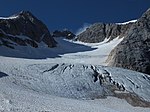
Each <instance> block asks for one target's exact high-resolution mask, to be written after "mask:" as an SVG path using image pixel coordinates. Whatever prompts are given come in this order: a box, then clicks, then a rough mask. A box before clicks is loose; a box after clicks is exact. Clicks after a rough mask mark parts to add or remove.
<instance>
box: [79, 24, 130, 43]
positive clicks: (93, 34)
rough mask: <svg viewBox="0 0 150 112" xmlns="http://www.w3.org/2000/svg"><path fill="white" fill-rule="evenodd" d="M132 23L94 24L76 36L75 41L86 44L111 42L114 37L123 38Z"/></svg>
mask: <svg viewBox="0 0 150 112" xmlns="http://www.w3.org/2000/svg"><path fill="white" fill-rule="evenodd" d="M132 24H133V23H128V24H116V23H95V24H93V25H91V26H90V27H89V28H87V29H86V31H84V32H82V33H81V34H79V35H77V39H76V40H79V41H82V42H87V43H98V42H102V41H104V40H105V38H107V39H109V41H111V40H113V39H114V38H116V37H118V36H119V37H123V36H124V35H125V34H126V32H128V30H129V28H130V27H131V26H132Z"/></svg>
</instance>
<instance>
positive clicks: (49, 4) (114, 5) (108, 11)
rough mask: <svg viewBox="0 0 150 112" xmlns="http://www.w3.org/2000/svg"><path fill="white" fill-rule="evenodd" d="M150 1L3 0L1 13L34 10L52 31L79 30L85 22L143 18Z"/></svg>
mask: <svg viewBox="0 0 150 112" xmlns="http://www.w3.org/2000/svg"><path fill="white" fill-rule="evenodd" d="M148 8H150V0H1V1H0V16H9V15H12V14H14V13H17V12H19V11H21V10H28V11H31V12H32V13H33V14H34V15H35V16H36V17H37V18H39V19H40V20H42V21H43V22H44V23H45V24H46V25H47V26H48V28H49V30H50V31H53V30H55V29H59V30H61V29H64V28H67V29H70V30H71V31H73V32H76V31H77V30H78V29H79V28H80V27H82V26H83V25H84V24H92V23H95V22H107V23H110V22H123V21H128V20H132V19H136V18H139V17H140V16H141V15H142V13H143V12H145V11H146V10H147V9H148Z"/></svg>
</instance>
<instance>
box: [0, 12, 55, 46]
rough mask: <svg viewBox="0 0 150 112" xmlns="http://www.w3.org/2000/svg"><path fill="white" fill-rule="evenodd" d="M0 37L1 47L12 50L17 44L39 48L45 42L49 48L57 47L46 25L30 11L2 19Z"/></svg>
mask: <svg viewBox="0 0 150 112" xmlns="http://www.w3.org/2000/svg"><path fill="white" fill-rule="evenodd" d="M0 35H1V36H0V42H1V45H3V46H7V47H11V48H14V47H15V44H17V45H21V46H27V45H28V44H29V45H31V46H32V47H38V43H40V42H44V43H45V44H46V45H47V46H48V47H54V46H56V42H55V40H54V39H53V37H52V36H51V35H50V32H49V31H48V28H47V27H46V25H45V24H44V23H42V22H41V21H40V20H38V19H37V18H36V17H35V16H33V15H32V13H31V12H29V11H21V12H20V13H18V14H16V15H13V16H10V17H8V18H0ZM24 37H26V38H24Z"/></svg>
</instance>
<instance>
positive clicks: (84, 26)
mask: <svg viewBox="0 0 150 112" xmlns="http://www.w3.org/2000/svg"><path fill="white" fill-rule="evenodd" d="M90 25H91V24H89V23H84V24H83V26H82V27H81V28H79V29H78V30H77V31H76V35H79V34H80V33H82V32H84V31H85V30H86V29H87V28H88V27H90Z"/></svg>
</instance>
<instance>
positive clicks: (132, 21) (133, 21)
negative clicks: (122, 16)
mask: <svg viewBox="0 0 150 112" xmlns="http://www.w3.org/2000/svg"><path fill="white" fill-rule="evenodd" d="M135 22H137V20H131V21H128V22H124V23H116V24H119V25H126V24H129V23H135Z"/></svg>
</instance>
